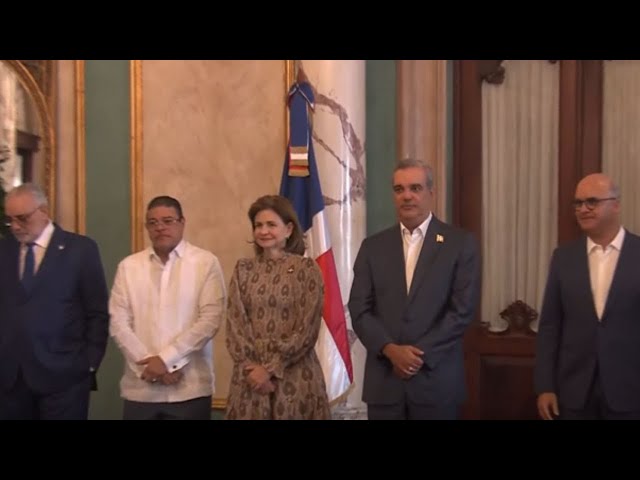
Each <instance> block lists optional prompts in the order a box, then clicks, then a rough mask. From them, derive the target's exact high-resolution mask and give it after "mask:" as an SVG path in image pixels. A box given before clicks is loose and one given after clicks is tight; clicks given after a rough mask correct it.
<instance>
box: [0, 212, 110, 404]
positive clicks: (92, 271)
mask: <svg viewBox="0 0 640 480" xmlns="http://www.w3.org/2000/svg"><path fill="white" fill-rule="evenodd" d="M19 249H20V244H19V243H18V242H17V241H16V240H15V238H14V237H13V236H12V235H9V236H8V237H6V238H4V239H2V240H0V388H3V389H5V390H8V389H10V388H11V386H12V385H13V384H14V383H15V380H16V378H17V373H18V369H19V368H20V369H21V370H22V374H23V375H24V379H25V381H26V382H27V384H28V385H29V386H30V387H31V388H32V389H33V390H35V391H38V392H41V393H52V392H57V391H62V390H64V389H65V388H67V387H69V386H71V385H73V384H74V383H77V382H78V381H81V380H82V379H86V378H87V377H88V376H89V371H90V368H95V369H96V370H97V368H98V367H99V366H100V363H101V361H102V358H103V356H104V353H105V349H106V345H107V340H108V326H109V311H108V291H107V285H106V281H105V276H104V271H103V267H102V262H101V259H100V254H99V251H98V246H97V245H96V243H95V242H94V241H93V240H91V239H89V238H87V237H84V236H80V235H76V234H74V233H70V232H66V231H64V230H62V229H61V228H60V227H58V226H57V225H56V226H55V229H54V233H53V235H52V237H51V241H50V243H49V246H48V248H47V250H46V253H45V255H44V258H43V259H42V263H41V264H40V267H39V268H38V271H37V273H36V275H35V278H34V282H33V286H32V288H31V291H30V292H27V291H25V289H24V287H23V286H22V283H21V281H20V278H19V261H20V250H19Z"/></svg>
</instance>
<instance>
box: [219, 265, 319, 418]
mask: <svg viewBox="0 0 640 480" xmlns="http://www.w3.org/2000/svg"><path fill="white" fill-rule="evenodd" d="M323 300H324V284H323V281H322V275H321V272H320V268H319V267H318V265H317V264H316V262H315V261H313V260H312V259H310V258H306V257H302V256H300V255H294V254H285V256H284V257H282V258H279V259H277V260H272V259H265V258H263V257H257V258H255V259H242V260H239V261H238V263H237V264H236V266H235V269H234V272H233V277H232V278H231V283H230V286H229V308H228V312H227V324H226V343H227V349H228V350H229V353H230V355H231V358H232V359H233V363H234V365H233V372H232V375H231V386H230V388H229V398H228V402H227V411H226V418H227V419H230V420H240V419H244V420H259V419H262V420H267V419H273V420H276V419H278V420H279V419H300V420H304V419H306V420H314V419H315V420H321V419H329V418H330V417H331V415H330V411H329V402H328V399H327V393H326V387H325V382H324V377H323V374H322V369H321V367H320V362H319V361H318V357H317V356H316V352H315V344H316V340H317V338H318V333H319V330H320V322H321V321H322V318H321V315H322V305H323ZM248 363H258V364H260V365H263V366H264V367H265V368H266V369H267V370H268V371H270V372H273V374H274V377H273V378H272V380H271V381H272V382H273V384H274V385H275V388H276V389H275V391H274V392H273V393H270V394H260V393H258V392H255V391H253V390H252V389H251V387H250V386H249V384H248V382H247V381H246V380H245V376H246V374H245V372H244V367H245V366H246V365H247V364H248Z"/></svg>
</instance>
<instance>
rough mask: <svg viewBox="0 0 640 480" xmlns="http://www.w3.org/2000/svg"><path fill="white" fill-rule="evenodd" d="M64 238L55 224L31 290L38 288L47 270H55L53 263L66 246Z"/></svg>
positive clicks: (54, 263)
mask: <svg viewBox="0 0 640 480" xmlns="http://www.w3.org/2000/svg"><path fill="white" fill-rule="evenodd" d="M64 240H65V238H64V233H63V231H62V230H61V229H60V228H59V227H58V226H55V229H54V231H53V235H51V240H50V241H49V246H48V247H47V251H46V252H45V254H44V258H43V259H42V263H40V267H38V271H37V272H36V276H35V277H34V279H33V286H32V287H31V291H32V292H33V291H35V290H36V288H38V285H39V284H40V283H41V282H42V279H43V278H45V277H46V276H47V274H48V272H49V270H55V265H56V263H57V262H58V260H59V258H60V256H61V254H62V252H63V251H64V249H65V248H66V245H65V241H64Z"/></svg>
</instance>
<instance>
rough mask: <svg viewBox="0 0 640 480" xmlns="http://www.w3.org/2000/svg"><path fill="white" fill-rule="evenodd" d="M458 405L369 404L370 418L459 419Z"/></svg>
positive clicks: (368, 413) (368, 412) (368, 415)
mask: <svg viewBox="0 0 640 480" xmlns="http://www.w3.org/2000/svg"><path fill="white" fill-rule="evenodd" d="M458 415H459V407H458V406H457V405H446V406H431V405H417V404H411V403H402V404H393V405H371V404H369V405H367V417H368V418H369V420H457V419H458Z"/></svg>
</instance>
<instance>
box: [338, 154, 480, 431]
mask: <svg viewBox="0 0 640 480" xmlns="http://www.w3.org/2000/svg"><path fill="white" fill-rule="evenodd" d="M433 190H434V185H433V173H432V170H431V168H430V167H429V166H428V165H426V164H425V163H423V162H422V161H419V160H414V159H405V160H402V161H400V162H399V163H398V164H397V165H396V168H395V170H394V174H393V195H394V202H395V207H396V213H397V216H398V220H399V223H397V224H395V225H394V226H392V227H390V228H388V229H386V230H383V231H382V232H379V233H376V234H374V235H372V236H370V237H368V238H366V239H365V240H364V241H363V242H362V245H361V247H360V251H359V252H358V256H357V258H356V261H355V264H354V267H353V271H354V278H353V284H352V287H351V296H350V299H349V310H350V312H351V319H352V322H353V329H354V330H355V332H356V334H357V335H358V337H359V338H360V340H361V341H362V344H363V345H364V346H365V348H366V349H367V359H366V364H365V375H364V385H363V395H362V397H363V398H362V399H363V401H364V402H365V403H367V408H368V417H369V419H370V420H451V419H456V418H458V415H459V408H460V405H461V404H462V403H463V401H464V400H465V397H466V389H465V375H464V354H463V348H462V341H463V336H464V332H465V330H466V328H467V326H468V325H469V323H470V322H471V321H472V320H473V317H474V316H475V313H476V309H477V306H478V303H479V297H480V255H479V250H478V246H477V243H476V241H475V239H474V238H473V236H472V235H471V234H469V233H467V232H465V231H463V230H461V229H459V228H456V227H453V226H451V225H448V224H446V223H443V222H441V221H440V220H438V219H437V218H436V217H435V216H434V215H433V213H432V212H431V208H432V204H433Z"/></svg>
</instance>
